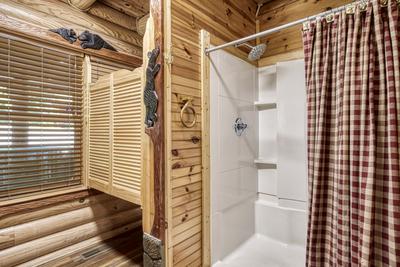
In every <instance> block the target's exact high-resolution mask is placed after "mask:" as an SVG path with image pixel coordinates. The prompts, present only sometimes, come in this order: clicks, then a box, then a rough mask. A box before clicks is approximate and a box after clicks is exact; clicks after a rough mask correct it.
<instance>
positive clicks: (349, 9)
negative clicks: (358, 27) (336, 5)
mask: <svg viewBox="0 0 400 267" xmlns="http://www.w3.org/2000/svg"><path fill="white" fill-rule="evenodd" d="M355 13H356V7H355V6H354V5H353V4H350V5H348V6H346V15H353V14H355Z"/></svg>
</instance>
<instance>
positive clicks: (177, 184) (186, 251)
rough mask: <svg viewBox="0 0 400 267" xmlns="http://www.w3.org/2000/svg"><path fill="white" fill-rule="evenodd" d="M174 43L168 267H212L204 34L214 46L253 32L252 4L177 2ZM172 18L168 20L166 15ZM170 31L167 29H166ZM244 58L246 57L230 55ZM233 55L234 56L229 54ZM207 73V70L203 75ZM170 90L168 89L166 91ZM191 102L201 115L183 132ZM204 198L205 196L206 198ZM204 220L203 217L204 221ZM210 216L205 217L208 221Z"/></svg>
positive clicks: (172, 27)
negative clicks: (205, 156)
mask: <svg viewBox="0 0 400 267" xmlns="http://www.w3.org/2000/svg"><path fill="white" fill-rule="evenodd" d="M170 4H171V5H170V8H171V10H170V12H171V14H170V16H171V20H170V27H169V29H170V34H169V35H168V33H166V35H168V36H166V37H165V38H166V39H168V38H169V37H170V38H171V45H170V47H171V58H172V59H173V60H172V62H171V63H172V64H171V65H170V66H169V68H170V69H169V71H170V79H171V81H170V91H168V94H169V95H168V99H169V101H170V103H169V105H170V106H169V107H168V108H167V110H168V111H169V112H168V113H169V114H168V116H167V118H168V120H169V121H168V122H166V123H167V125H169V126H170V127H167V128H168V129H169V131H168V132H167V137H168V140H169V141H170V145H169V146H168V145H167V147H168V150H167V152H168V154H167V155H168V158H167V159H168V163H167V166H168V172H169V174H168V175H167V177H168V181H167V190H168V192H167V195H168V197H169V199H168V215H167V217H168V225H169V229H168V235H169V238H168V243H167V246H168V251H167V255H168V266H209V245H208V240H206V239H205V238H206V236H207V230H206V231H205V232H204V235H203V230H202V229H205V227H207V225H206V222H205V221H203V218H204V215H205V214H203V212H204V208H205V207H204V205H208V200H207V199H206V197H205V195H204V194H203V192H204V191H203V190H206V191H207V187H208V185H207V184H205V183H204V182H205V181H204V178H205V177H206V175H205V173H207V170H204V167H205V165H204V163H203V158H202V157H203V154H204V151H202V148H203V147H204V146H205V145H207V142H204V140H203V139H204V138H207V136H206V135H204V131H207V128H205V127H204V124H203V123H207V122H208V121H207V118H205V116H206V114H205V113H204V112H206V111H205V110H204V109H203V108H204V106H203V107H202V105H204V102H203V101H206V100H205V99H204V97H205V95H204V91H202V80H204V79H205V77H202V68H203V67H204V66H202V64H201V62H202V60H201V57H202V56H203V52H202V50H201V49H202V46H201V38H200V30H201V29H205V30H206V31H208V32H209V33H210V35H211V36H212V37H211V39H214V40H215V43H217V42H219V43H222V42H227V41H232V40H236V39H238V38H241V37H245V36H247V35H250V34H253V33H254V32H255V29H256V26H255V20H254V16H255V10H256V8H257V5H256V3H255V2H253V1H239V0H230V1H226V0H217V1H211V0H201V1H192V0H186V1H184V0H174V1H171V3H170ZM166 16H168V14H166ZM166 27H167V28H168V25H166ZM231 50H233V53H235V54H236V55H237V56H239V57H240V58H246V53H245V52H243V51H239V50H238V49H231ZM231 52H232V51H231ZM204 71H206V69H204ZM167 88H168V86H167ZM186 97H191V98H193V107H194V109H195V111H196V113H197V114H198V118H197V119H198V123H197V124H196V125H195V126H194V127H193V128H190V129H189V128H185V127H184V126H183V125H182V123H181V122H180V119H179V112H180V110H181V108H182V100H183V99H184V98H186ZM204 193H205V192H204ZM202 216H203V217H202ZM206 216H207V215H206Z"/></svg>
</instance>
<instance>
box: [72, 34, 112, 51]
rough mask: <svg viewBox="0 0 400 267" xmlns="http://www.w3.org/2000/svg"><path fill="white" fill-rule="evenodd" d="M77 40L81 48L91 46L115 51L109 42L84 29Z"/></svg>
mask: <svg viewBox="0 0 400 267" xmlns="http://www.w3.org/2000/svg"><path fill="white" fill-rule="evenodd" d="M78 39H79V41H81V47H82V48H83V49H86V48H92V49H96V50H100V49H102V48H105V49H109V50H112V51H117V50H116V49H115V48H114V47H112V46H111V45H110V44H109V43H107V42H106V41H104V40H103V38H101V36H100V35H97V34H95V33H91V32H89V31H84V32H82V33H81V34H80V35H79V36H78Z"/></svg>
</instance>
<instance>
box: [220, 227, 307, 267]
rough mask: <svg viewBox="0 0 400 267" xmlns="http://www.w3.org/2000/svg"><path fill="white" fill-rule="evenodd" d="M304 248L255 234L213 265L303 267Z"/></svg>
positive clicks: (231, 266)
mask: <svg viewBox="0 0 400 267" xmlns="http://www.w3.org/2000/svg"><path fill="white" fill-rule="evenodd" d="M304 255H305V251H304V248H303V247H301V246H297V245H288V244H285V243H282V242H279V241H277V240H274V239H272V238H269V237H266V236H264V235H261V234H255V235H253V236H252V237H251V238H250V239H248V240H247V241H246V242H245V243H244V244H243V245H241V246H240V247H239V248H237V249H236V250H235V251H233V252H232V253H231V254H230V255H228V256H227V257H226V258H225V259H224V260H222V261H219V262H217V263H215V264H214V265H213V267H243V266H249V267H250V266H251V267H304V265H305V257H304Z"/></svg>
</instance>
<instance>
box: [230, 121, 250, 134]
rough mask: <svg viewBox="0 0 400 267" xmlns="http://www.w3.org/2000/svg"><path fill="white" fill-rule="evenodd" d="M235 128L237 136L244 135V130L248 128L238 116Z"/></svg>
mask: <svg viewBox="0 0 400 267" xmlns="http://www.w3.org/2000/svg"><path fill="white" fill-rule="evenodd" d="M233 128H234V129H235V133H236V135H237V136H242V134H243V132H244V130H246V129H247V124H246V123H244V122H243V120H242V118H237V119H236V121H235V124H234V126H233Z"/></svg>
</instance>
